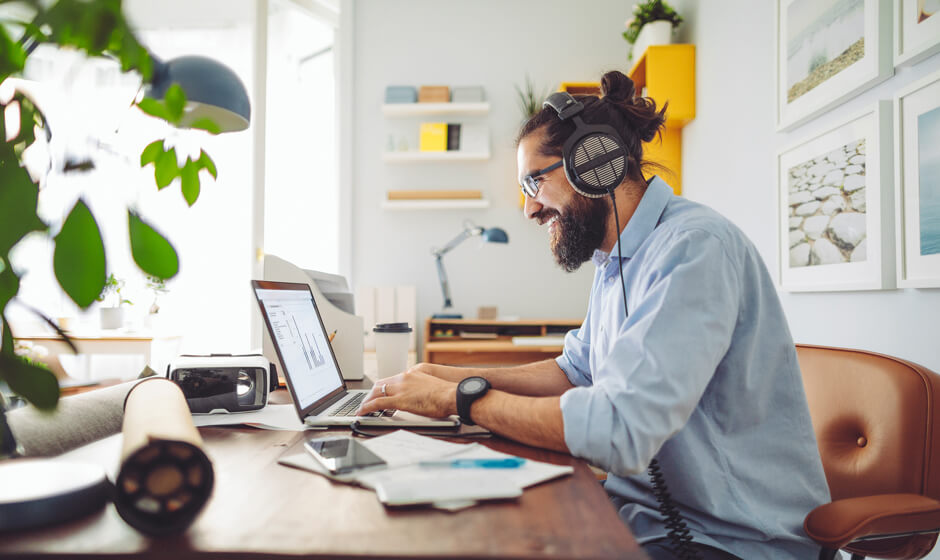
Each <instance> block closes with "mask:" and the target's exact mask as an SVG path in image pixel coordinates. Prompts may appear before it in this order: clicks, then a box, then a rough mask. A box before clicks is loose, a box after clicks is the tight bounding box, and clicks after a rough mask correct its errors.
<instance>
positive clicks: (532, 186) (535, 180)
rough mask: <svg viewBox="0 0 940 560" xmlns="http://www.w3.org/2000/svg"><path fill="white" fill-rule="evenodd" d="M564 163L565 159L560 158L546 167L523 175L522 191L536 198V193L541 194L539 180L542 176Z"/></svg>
mask: <svg viewBox="0 0 940 560" xmlns="http://www.w3.org/2000/svg"><path fill="white" fill-rule="evenodd" d="M563 163H564V160H558V161H557V162H555V163H553V164H551V165H549V166H548V167H546V168H545V169H539V170H538V171H536V172H535V173H532V174H530V175H526V176H525V177H523V178H522V184H521V185H520V187H522V192H524V193H525V195H526V196H527V197H529V198H535V195H537V194H539V182H540V181H541V180H542V179H541V176H542V175H545V174H546V173H548V172H549V171H552V170H555V169H558V168H559V167H561V166H562V164H563Z"/></svg>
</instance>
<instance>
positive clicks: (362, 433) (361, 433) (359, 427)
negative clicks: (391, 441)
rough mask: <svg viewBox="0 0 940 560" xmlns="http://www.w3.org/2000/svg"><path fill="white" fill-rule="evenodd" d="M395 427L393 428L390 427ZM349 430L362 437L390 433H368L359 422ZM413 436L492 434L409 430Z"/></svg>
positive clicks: (454, 436) (383, 431) (482, 435)
mask: <svg viewBox="0 0 940 560" xmlns="http://www.w3.org/2000/svg"><path fill="white" fill-rule="evenodd" d="M390 427H393V426H390ZM349 429H350V430H352V432H353V434H355V435H357V436H361V437H378V436H383V435H385V434H388V433H390V432H389V431H388V430H382V431H379V432H367V431H365V430H363V429H362V424H360V423H359V420H356V421H354V422H353V423H352V424H350V425H349ZM408 431H409V432H411V433H413V434H417V435H419V436H430V437H439V438H471V437H490V436H491V435H493V434H492V432H471V433H467V434H458V433H456V432H453V433H451V432H443V431H434V432H429V431H425V430H420V431H419V430H408Z"/></svg>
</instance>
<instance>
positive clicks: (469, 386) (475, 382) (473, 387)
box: [460, 377, 485, 395]
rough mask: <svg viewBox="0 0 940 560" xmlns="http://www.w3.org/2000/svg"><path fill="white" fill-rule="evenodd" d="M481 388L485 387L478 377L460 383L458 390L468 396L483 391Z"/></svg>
mask: <svg viewBox="0 0 940 560" xmlns="http://www.w3.org/2000/svg"><path fill="white" fill-rule="evenodd" d="M483 387H485V385H484V381H483V380H482V379H480V378H479V377H470V378H468V379H464V380H463V381H462V382H461V383H460V390H461V391H462V392H463V393H465V394H469V395H472V394H474V393H479V392H480V391H482V390H483Z"/></svg>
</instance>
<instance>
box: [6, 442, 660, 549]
mask: <svg viewBox="0 0 940 560" xmlns="http://www.w3.org/2000/svg"><path fill="white" fill-rule="evenodd" d="M200 431H201V433H202V435H203V438H204V440H205V443H206V448H207V451H208V453H209V456H210V457H211V458H212V461H213V464H214V467H215V473H216V486H215V489H214V491H213V496H212V498H211V500H210V502H209V503H208V504H207V506H206V509H205V510H203V512H202V514H201V515H200V517H198V518H197V520H196V522H195V523H194V524H193V525H192V526H191V527H190V528H189V530H188V531H187V532H186V533H185V534H184V535H182V536H178V537H172V538H164V539H149V538H147V537H145V536H143V535H141V534H139V533H137V532H136V531H135V530H134V529H132V528H131V527H130V526H128V525H127V524H126V523H124V521H123V520H122V519H121V518H120V517H119V516H118V514H117V512H116V511H115V509H114V506H113V505H111V504H109V505H107V506H106V507H105V508H104V509H103V510H101V511H100V512H97V513H95V514H93V515H90V516H88V517H85V518H83V519H80V520H78V521H74V522H71V523H68V524H65V525H59V526H57V527H53V528H49V529H40V530H33V531H26V532H22V533H19V534H0V557H3V558H14V557H21V556H29V557H34V555H36V556H45V557H56V558H60V557H63V556H70V555H75V556H86V557H101V556H103V555H108V557H109V558H119V557H133V558H172V559H173V560H183V559H186V558H209V557H212V558H218V557H226V556H230V555H231V556H232V557H237V558H239V559H241V560H244V559H253V558H262V557H263V558H271V557H274V556H300V555H303V556H305V557H312V558H348V557H357V558H361V557H382V558H403V557H425V558H428V557H441V558H483V557H493V558H543V557H554V558H645V556H644V555H643V554H642V552H640V550H639V548H638V545H637V544H636V542H635V540H634V539H633V537H632V535H631V534H630V532H629V530H628V529H627V528H626V526H625V525H624V524H623V523H622V522H621V521H620V519H619V518H618V516H617V513H616V511H615V510H614V508H613V506H612V505H611V504H610V503H609V501H608V499H607V495H606V493H605V492H604V490H603V488H602V487H601V486H600V485H599V484H598V483H597V480H596V479H595V476H594V474H593V473H592V472H591V470H590V469H589V468H588V466H587V465H586V464H585V463H584V462H582V461H580V460H578V459H574V458H572V457H570V456H567V455H564V454H561V453H555V452H551V451H545V450H541V449H536V448H532V447H528V446H524V445H520V444H516V443H513V442H510V441H508V440H504V439H502V438H497V437H494V438H491V439H489V440H486V439H484V440H482V441H481V442H482V443H484V445H487V446H490V447H492V448H494V449H497V450H500V451H504V452H507V453H513V454H517V455H521V456H524V457H527V458H530V459H534V460H538V461H546V462H550V463H556V464H563V465H572V466H573V467H574V473H573V474H572V475H571V476H567V477H563V478H561V479H557V480H554V481H549V482H546V483H543V484H540V485H538V486H535V487H532V488H529V489H527V490H526V491H525V492H523V495H522V497H521V498H519V499H518V500H517V501H507V502H494V503H489V504H484V505H479V506H475V507H472V508H469V509H466V510H463V511H459V512H456V513H447V512H443V511H437V510H432V509H428V508H424V507H415V508H406V509H386V508H385V507H384V506H382V504H380V503H379V502H378V500H377V499H376V497H375V493H374V492H372V491H370V490H365V489H362V488H358V487H353V486H348V485H344V484H338V483H333V482H331V481H330V480H328V479H326V478H324V477H321V476H317V475H315V474H312V473H309V472H306V471H301V470H297V469H292V468H289V467H285V466H282V465H278V464H277V460H278V458H279V457H281V456H282V455H284V454H285V453H296V452H300V451H301V449H302V448H301V446H302V442H303V440H304V436H305V434H303V433H299V432H287V431H265V430H256V429H252V428H201V429H200Z"/></svg>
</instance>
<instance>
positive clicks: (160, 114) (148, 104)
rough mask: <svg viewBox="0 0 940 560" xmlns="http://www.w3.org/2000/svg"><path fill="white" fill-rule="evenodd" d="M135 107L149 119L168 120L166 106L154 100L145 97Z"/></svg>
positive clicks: (168, 114) (168, 115)
mask: <svg viewBox="0 0 940 560" xmlns="http://www.w3.org/2000/svg"><path fill="white" fill-rule="evenodd" d="M137 107H139V108H140V110H141V111H143V112H145V113H147V114H148V115H150V116H151V117H157V118H158V119H163V120H165V121H169V120H170V113H169V111H167V109H166V106H165V105H164V104H163V103H160V102H159V101H157V100H156V99H151V98H149V97H145V98H143V99H141V100H140V102H139V103H137Z"/></svg>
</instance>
